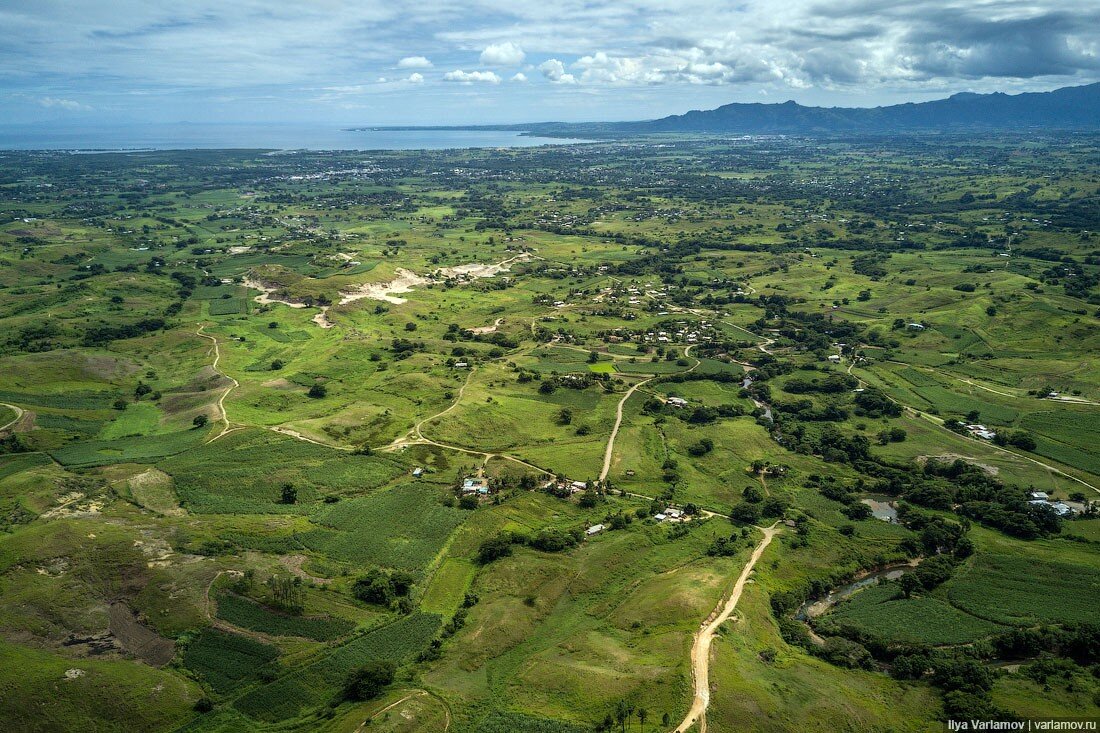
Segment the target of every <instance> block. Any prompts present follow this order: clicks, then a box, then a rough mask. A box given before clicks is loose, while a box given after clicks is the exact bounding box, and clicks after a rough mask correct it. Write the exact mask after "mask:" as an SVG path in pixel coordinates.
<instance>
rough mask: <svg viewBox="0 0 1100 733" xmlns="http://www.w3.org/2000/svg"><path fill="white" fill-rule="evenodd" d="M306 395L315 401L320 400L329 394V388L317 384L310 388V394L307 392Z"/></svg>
mask: <svg viewBox="0 0 1100 733" xmlns="http://www.w3.org/2000/svg"><path fill="white" fill-rule="evenodd" d="M306 394H308V395H309V396H310V397H312V398H313V399H315V400H319V399H321V398H322V397H324V396H325V395H327V394H328V388H327V387H325V385H323V384H315V385H313V386H312V387H310V388H309V392H307V393H306Z"/></svg>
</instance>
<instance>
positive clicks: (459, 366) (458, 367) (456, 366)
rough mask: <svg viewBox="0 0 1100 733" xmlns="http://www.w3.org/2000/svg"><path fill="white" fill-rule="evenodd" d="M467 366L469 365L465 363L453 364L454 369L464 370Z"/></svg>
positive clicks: (457, 362)
mask: <svg viewBox="0 0 1100 733" xmlns="http://www.w3.org/2000/svg"><path fill="white" fill-rule="evenodd" d="M469 366H470V364H469V363H468V362H465V361H456V362H455V369H466V368H467V367H469Z"/></svg>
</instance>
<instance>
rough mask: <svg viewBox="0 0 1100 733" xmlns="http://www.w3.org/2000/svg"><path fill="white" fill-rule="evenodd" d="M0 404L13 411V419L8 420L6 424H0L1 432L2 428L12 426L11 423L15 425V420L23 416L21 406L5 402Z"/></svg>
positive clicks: (5, 428) (17, 420)
mask: <svg viewBox="0 0 1100 733" xmlns="http://www.w3.org/2000/svg"><path fill="white" fill-rule="evenodd" d="M0 406H3V407H10V408H11V409H12V410H14V411H15V419H14V420H12V421H10V422H9V423H8V424H6V425H0V432H2V431H4V430H7V429H8V428H10V427H12V426H13V425H15V424H16V423H17V422H19V420H20V418H22V417H23V408H22V407H16V406H15V405H9V404H8V403H7V402H0Z"/></svg>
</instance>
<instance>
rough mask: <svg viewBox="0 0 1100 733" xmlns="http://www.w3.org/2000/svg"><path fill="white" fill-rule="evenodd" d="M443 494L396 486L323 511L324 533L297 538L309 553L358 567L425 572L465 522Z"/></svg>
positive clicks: (461, 512)
mask: <svg viewBox="0 0 1100 733" xmlns="http://www.w3.org/2000/svg"><path fill="white" fill-rule="evenodd" d="M442 498H443V497H442V495H441V493H440V491H439V489H437V488H435V487H433V486H429V485H424V484H407V485H398V486H394V487H392V488H388V489H386V490H384V491H379V492H376V493H374V494H371V495H370V496H366V497H361V498H356V499H349V500H346V501H341V502H339V503H337V504H333V505H331V506H329V507H326V508H325V509H323V510H321V511H319V512H318V513H317V514H316V515H315V516H314V521H315V522H317V523H318V524H320V525H321V527H322V528H320V529H317V530H314V531H312V532H308V533H305V534H303V535H301V536H299V538H298V539H299V541H300V542H301V543H302V544H303V545H304V546H306V547H308V548H310V549H313V550H315V551H317V552H320V553H322V554H324V555H327V556H329V557H332V558H335V559H338V560H342V561H345V562H350V563H354V564H356V565H378V566H382V567H389V568H397V569H401V570H413V571H418V570H423V569H424V568H425V567H426V566H427V565H428V564H429V563H430V562H431V561H432V560H433V559H434V558H435V556H436V555H437V554H438V553H439V551H440V549H442V547H443V544H444V542H446V540H447V537H448V536H449V535H450V534H451V532H453V531H454V529H455V528H456V527H458V526H459V524H461V523H462V521H463V520H464V519H465V518H466V516H467V513H466V512H465V511H464V510H461V509H456V508H453V507H447V506H444V505H443V503H442V501H441V499H442Z"/></svg>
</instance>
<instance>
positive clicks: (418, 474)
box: [413, 468, 424, 478]
mask: <svg viewBox="0 0 1100 733" xmlns="http://www.w3.org/2000/svg"><path fill="white" fill-rule="evenodd" d="M423 475H424V469H423V468H414V469H413V476H416V477H417V478H419V477H421V476H423Z"/></svg>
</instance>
